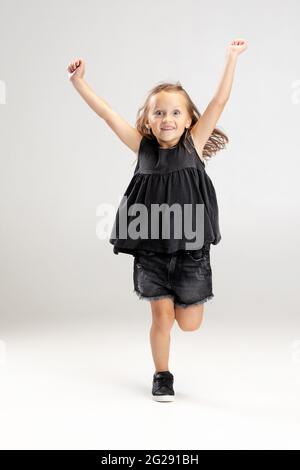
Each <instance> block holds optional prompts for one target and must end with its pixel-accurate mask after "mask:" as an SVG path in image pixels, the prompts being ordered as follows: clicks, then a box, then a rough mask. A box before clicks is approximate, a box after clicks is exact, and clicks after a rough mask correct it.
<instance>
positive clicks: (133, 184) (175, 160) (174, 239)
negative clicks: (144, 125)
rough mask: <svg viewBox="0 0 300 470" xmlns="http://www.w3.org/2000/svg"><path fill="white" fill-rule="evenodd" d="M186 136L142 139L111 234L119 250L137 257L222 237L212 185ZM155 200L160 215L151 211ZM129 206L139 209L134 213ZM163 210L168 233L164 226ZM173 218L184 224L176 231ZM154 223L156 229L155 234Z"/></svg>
mask: <svg viewBox="0 0 300 470" xmlns="http://www.w3.org/2000/svg"><path fill="white" fill-rule="evenodd" d="M184 135H185V133H183V135H182V136H181V138H180V140H179V142H178V143H177V145H175V146H174V147H172V148H161V147H159V144H158V141H157V139H156V138H155V137H154V138H153V137H152V138H151V140H150V139H149V138H147V137H143V138H142V140H141V143H140V147H139V152H138V160H137V164H136V167H135V170H134V174H133V177H132V179H131V181H130V183H129V185H128V187H127V189H126V191H125V193H124V195H123V198H122V201H121V203H120V205H119V207H118V210H117V213H116V217H115V221H114V226H113V229H112V232H111V235H110V239H109V242H110V243H111V244H112V245H114V248H113V251H114V253H115V254H118V253H119V252H123V253H128V254H132V255H133V256H135V255H136V254H138V253H140V252H145V251H152V252H153V251H154V252H160V253H168V254H169V253H175V252H179V251H183V250H189V251H191V250H196V249H199V248H201V247H202V245H203V242H204V243H205V244H206V243H212V244H213V245H216V244H217V243H219V241H220V240H221V234H220V229H219V217H218V203H217V197H216V192H215V189H214V186H213V184H212V181H211V179H210V178H209V176H208V175H207V173H206V171H205V164H204V162H203V161H202V160H201V159H200V157H199V155H198V153H197V151H196V149H195V147H194V144H193V140H192V137H191V135H190V133H189V131H188V133H187V144H186V145H187V146H188V148H189V150H187V148H186V147H185V145H184ZM189 144H190V145H189ZM133 204H134V206H132V205H133ZM138 204H142V206H140V207H139V206H138ZM153 204H155V205H156V207H157V208H158V212H155V214H156V215H157V214H159V207H160V215H157V217H154V216H153V215H152V216H151V208H153V207H154V206H153ZM185 204H187V205H188V206H189V208H190V210H191V212H188V211H187V212H185V207H188V206H184V205H185ZM197 204H198V205H201V206H199V207H201V209H197V216H196V205H197ZM166 205H167V206H166ZM172 205H174V206H173V208H174V207H175V206H177V209H178V207H179V212H177V211H175V212H174V213H173V211H172ZM163 206H164V207H165V212H164V210H162V208H163ZM141 207H142V209H141ZM130 208H134V209H135V211H133V212H130ZM198 210H200V212H198ZM163 213H164V214H165V215H164V217H167V219H168V224H167V225H168V226H169V228H170V232H168V231H167V232H163V231H162V225H164V222H162V219H163V218H164V217H163V215H162V214H163ZM153 214H154V213H153ZM175 214H176V215H175ZM191 214H192V215H191ZM174 219H175V220H176V229H177V230H178V227H180V228H181V230H179V232H177V233H175V225H174ZM186 221H187V222H186ZM185 224H186V225H185ZM130 227H131V228H130ZM151 227H152V230H154V229H156V230H157V231H156V235H155V236H153V234H152V231H151ZM185 227H186V228H185ZM196 228H197V233H198V236H197V237H196V234H195V230H196ZM180 232H181V233H180ZM200 234H201V236H200ZM196 241H197V242H198V244H197V245H196V243H195V242H196ZM199 242H200V245H199Z"/></svg>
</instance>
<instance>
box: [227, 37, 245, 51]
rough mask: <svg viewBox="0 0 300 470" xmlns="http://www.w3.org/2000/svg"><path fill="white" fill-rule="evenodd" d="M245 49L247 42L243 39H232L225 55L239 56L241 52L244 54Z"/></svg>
mask: <svg viewBox="0 0 300 470" xmlns="http://www.w3.org/2000/svg"><path fill="white" fill-rule="evenodd" d="M245 49H247V42H246V41H245V39H234V40H233V41H231V43H230V45H229V46H228V49H227V54H228V55H231V54H234V55H239V54H240V53H241V52H244V50H245Z"/></svg>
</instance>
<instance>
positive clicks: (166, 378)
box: [152, 370, 175, 401]
mask: <svg viewBox="0 0 300 470" xmlns="http://www.w3.org/2000/svg"><path fill="white" fill-rule="evenodd" d="M173 382H174V376H173V374H171V372H170V371H168V370H167V371H163V372H156V373H155V374H154V375H153V384H152V397H153V400H155V401H173V400H174V396H175V393H174V390H173Z"/></svg>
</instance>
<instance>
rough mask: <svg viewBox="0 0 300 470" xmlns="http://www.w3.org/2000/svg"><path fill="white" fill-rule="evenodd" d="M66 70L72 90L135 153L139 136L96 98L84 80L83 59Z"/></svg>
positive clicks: (107, 105) (71, 64) (104, 103)
mask: <svg viewBox="0 0 300 470" xmlns="http://www.w3.org/2000/svg"><path fill="white" fill-rule="evenodd" d="M67 70H68V72H69V74H70V75H69V79H70V81H71V83H72V84H73V85H74V88H75V89H76V90H77V91H78V93H79V94H80V95H81V96H82V98H83V99H84V100H85V102H86V103H87V104H88V105H89V106H90V108H91V109H92V110H93V111H95V113H96V114H98V116H100V117H101V118H102V119H103V120H104V121H105V122H106V123H107V124H108V125H109V127H110V128H111V129H112V130H113V131H114V133H115V134H116V135H117V136H118V137H119V138H120V139H121V141H122V142H123V143H124V144H125V145H127V147H129V148H130V149H131V150H133V152H135V153H137V151H138V149H139V145H140V141H141V139H142V136H141V134H140V133H139V132H138V131H137V130H136V129H135V128H134V127H132V126H131V125H130V124H129V123H128V122H127V121H126V120H125V119H123V118H122V117H121V116H120V115H119V114H118V113H116V112H115V111H114V110H113V109H112V108H111V107H110V106H109V104H108V103H107V102H106V101H104V100H103V99H102V98H100V97H99V96H97V95H96V93H95V92H94V91H93V90H92V89H91V87H90V86H89V85H88V84H87V82H86V81H85V80H84V73H85V63H84V61H83V59H76V60H74V61H73V62H70V64H69V65H68V67H67Z"/></svg>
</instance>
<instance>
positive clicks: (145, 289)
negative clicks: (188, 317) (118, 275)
mask: <svg viewBox="0 0 300 470" xmlns="http://www.w3.org/2000/svg"><path fill="white" fill-rule="evenodd" d="M133 282H134V292H135V293H136V294H137V296H138V297H139V298H140V299H143V300H159V299H164V298H172V299H173V300H174V304H176V305H178V306H180V307H188V306H190V305H197V304H203V303H204V302H207V301H208V300H211V299H212V298H213V297H214V294H213V292H212V270H211V266H210V244H207V245H203V247H202V248H201V249H200V250H193V251H180V252H177V253H170V254H166V253H156V252H153V251H144V252H141V253H139V254H137V255H135V256H134V262H133Z"/></svg>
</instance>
